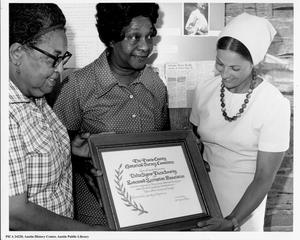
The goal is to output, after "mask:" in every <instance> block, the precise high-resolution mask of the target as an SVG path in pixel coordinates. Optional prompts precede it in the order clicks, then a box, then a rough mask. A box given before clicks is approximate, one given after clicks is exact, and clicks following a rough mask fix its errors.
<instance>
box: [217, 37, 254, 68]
mask: <svg viewBox="0 0 300 240" xmlns="http://www.w3.org/2000/svg"><path fill="white" fill-rule="evenodd" d="M217 49H222V50H230V51H233V52H236V53H238V54H239V55H241V56H242V57H243V58H245V59H246V60H248V61H249V62H251V63H253V60H252V57H251V54H250V52H249V50H248V48H247V47H246V46H245V45H244V44H243V43H241V42H240V41H239V40H237V39H235V38H233V37H222V38H220V39H219V40H218V43H217Z"/></svg>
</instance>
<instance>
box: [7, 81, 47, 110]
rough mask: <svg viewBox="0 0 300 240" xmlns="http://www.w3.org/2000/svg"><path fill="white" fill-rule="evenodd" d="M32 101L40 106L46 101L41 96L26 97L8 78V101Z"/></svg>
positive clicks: (11, 102)
mask: <svg viewBox="0 0 300 240" xmlns="http://www.w3.org/2000/svg"><path fill="white" fill-rule="evenodd" d="M31 102H34V103H35V104H36V105H37V106H39V107H42V106H44V104H45V103H46V100H45V98H44V97H42V98H32V99H31V98H29V97H26V96H25V95H24V94H23V93H22V92H21V91H20V89H19V88H18V87H17V86H16V85H15V84H14V83H13V81H11V80H10V79H9V103H10V104H13V103H31Z"/></svg>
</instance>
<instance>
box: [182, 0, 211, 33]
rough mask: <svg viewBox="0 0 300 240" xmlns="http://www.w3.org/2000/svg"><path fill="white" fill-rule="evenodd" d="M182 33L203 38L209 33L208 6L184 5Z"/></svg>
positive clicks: (198, 4) (201, 4)
mask: <svg viewBox="0 0 300 240" xmlns="http://www.w3.org/2000/svg"><path fill="white" fill-rule="evenodd" d="M183 6H184V7H183V8H184V17H183V21H184V23H183V26H184V29H183V32H184V35H188V36H203V35H208V32H209V17H208V14H209V4H208V3H199V2H191V3H184V5H183Z"/></svg>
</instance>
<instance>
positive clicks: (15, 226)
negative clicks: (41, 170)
mask: <svg viewBox="0 0 300 240" xmlns="http://www.w3.org/2000/svg"><path fill="white" fill-rule="evenodd" d="M27 205H28V203H27V201H26V200H25V198H24V194H22V195H19V196H13V197H9V229H10V230H28V229H27V225H28V224H26V219H27V218H28V217H27V216H28V214H26V209H27Z"/></svg>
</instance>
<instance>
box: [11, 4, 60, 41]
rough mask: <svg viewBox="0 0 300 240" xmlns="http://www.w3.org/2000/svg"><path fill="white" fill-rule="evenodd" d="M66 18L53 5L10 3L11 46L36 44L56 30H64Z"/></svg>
mask: <svg viewBox="0 0 300 240" xmlns="http://www.w3.org/2000/svg"><path fill="white" fill-rule="evenodd" d="M65 24H66V18H65V16H64V14H63V12H62V11H61V9H60V8H59V7H58V6H57V5H56V4H53V3H47V4H46V3H10V4H9V45H11V44H13V43H16V42H17V43H20V44H25V43H26V44H28V43H31V44H34V43H36V42H37V41H38V40H40V38H41V36H42V35H44V34H45V33H47V32H50V31H52V30H55V29H64V26H65Z"/></svg>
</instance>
